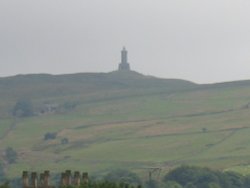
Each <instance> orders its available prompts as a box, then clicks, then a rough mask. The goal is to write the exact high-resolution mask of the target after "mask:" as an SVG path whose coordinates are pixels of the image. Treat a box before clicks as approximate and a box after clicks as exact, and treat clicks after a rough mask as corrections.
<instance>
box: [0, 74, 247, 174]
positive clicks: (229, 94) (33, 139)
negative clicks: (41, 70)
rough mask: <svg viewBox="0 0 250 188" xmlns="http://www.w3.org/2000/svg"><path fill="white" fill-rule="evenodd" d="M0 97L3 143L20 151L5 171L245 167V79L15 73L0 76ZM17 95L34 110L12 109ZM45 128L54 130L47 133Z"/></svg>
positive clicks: (0, 139) (0, 142)
mask: <svg viewBox="0 0 250 188" xmlns="http://www.w3.org/2000/svg"><path fill="white" fill-rule="evenodd" d="M0 97H1V100H0V109H1V111H0V114H1V118H0V150H1V151H4V149H5V148H7V147H8V146H10V147H12V148H14V149H15V150H16V151H17V153H18V159H17V162H16V163H13V164H7V163H5V167H6V171H7V174H8V176H9V177H16V176H19V175H20V171H22V170H24V169H27V170H36V171H39V170H41V171H42V170H44V169H53V170H54V171H63V170H65V169H68V168H70V169H72V170H74V169H76V170H83V171H89V172H93V173H95V172H101V171H105V170H107V169H110V168H129V169H133V170H134V171H138V172H141V173H142V172H144V170H142V169H144V168H145V167H149V166H151V167H152V166H154V167H155V166H157V167H161V168H163V169H166V170H168V169H169V168H172V167H174V166H176V165H180V164H196V165H202V166H211V167H213V168H220V169H231V170H235V171H239V172H241V173H249V172H248V165H249V163H250V160H249V159H250V157H249V152H250V144H249V143H250V142H249V133H250V124H249V121H250V116H249V113H250V109H249V102H250V81H240V82H230V83H219V84H207V85H198V84H194V83H192V82H188V81H184V80H178V79H159V78H154V77H150V76H144V75H141V74H139V73H136V72H111V73H81V74H72V75H57V76H55V75H46V74H41V75H18V76H14V77H8V78H1V79H0ZM20 98H28V99H29V100H31V102H32V104H33V107H34V111H35V115H34V116H32V117H13V116H12V115H11V114H10V113H9V112H11V110H12V109H13V106H14V105H15V103H16V102H17V101H18V100H19V99H20ZM48 106H49V107H51V108H52V107H53V109H52V110H51V111H48V112H46V108H48ZM45 107H46V108H45ZM41 110H43V111H44V110H45V112H44V113H41ZM47 133H54V134H55V135H56V137H55V138H54V139H45V135H46V134H47ZM62 140H67V141H68V142H66V143H64V142H62ZM1 153H3V152H1ZM2 160H4V156H3V155H2ZM4 161H6V160H4ZM79 168H80V169H79Z"/></svg>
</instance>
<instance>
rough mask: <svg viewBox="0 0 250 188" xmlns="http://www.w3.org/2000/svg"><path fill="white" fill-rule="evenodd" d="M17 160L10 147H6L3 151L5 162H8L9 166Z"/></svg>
mask: <svg viewBox="0 0 250 188" xmlns="http://www.w3.org/2000/svg"><path fill="white" fill-rule="evenodd" d="M16 159H17V153H16V151H15V150H14V149H13V148H12V147H7V148H6V149H5V160H7V161H8V163H9V164H12V163H15V162H16Z"/></svg>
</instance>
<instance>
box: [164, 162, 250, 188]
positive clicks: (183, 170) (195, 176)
mask: <svg viewBox="0 0 250 188" xmlns="http://www.w3.org/2000/svg"><path fill="white" fill-rule="evenodd" d="M163 182H164V184H165V187H166V188H250V176H243V175H240V174H238V173H234V172H221V171H214V170H210V169H208V168H201V167H190V166H181V167H179V168H176V169H174V170H172V171H170V172H169V173H168V174H167V175H166V176H165V177H164V179H163Z"/></svg>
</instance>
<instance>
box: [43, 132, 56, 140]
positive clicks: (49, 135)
mask: <svg viewBox="0 0 250 188" xmlns="http://www.w3.org/2000/svg"><path fill="white" fill-rule="evenodd" d="M56 136H57V133H50V132H48V133H45V134H44V140H53V139H55V138H56Z"/></svg>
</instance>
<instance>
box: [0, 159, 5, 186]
mask: <svg viewBox="0 0 250 188" xmlns="http://www.w3.org/2000/svg"><path fill="white" fill-rule="evenodd" d="M4 179H5V173H4V168H3V165H2V163H0V183H1V182H3V181H4Z"/></svg>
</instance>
